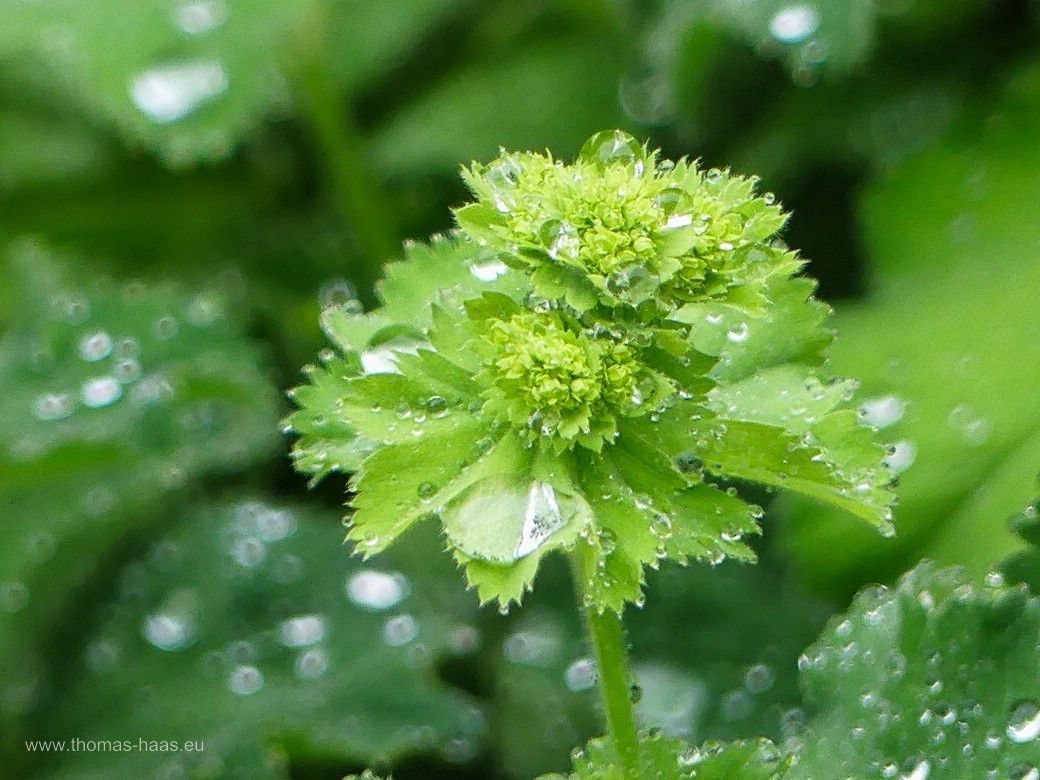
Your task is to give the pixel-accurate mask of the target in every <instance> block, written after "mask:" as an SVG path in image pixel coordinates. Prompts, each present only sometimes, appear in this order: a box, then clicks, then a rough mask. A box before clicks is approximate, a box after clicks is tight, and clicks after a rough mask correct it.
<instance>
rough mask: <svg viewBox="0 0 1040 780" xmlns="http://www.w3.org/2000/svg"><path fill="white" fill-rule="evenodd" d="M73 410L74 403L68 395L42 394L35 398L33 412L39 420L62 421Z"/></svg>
mask: <svg viewBox="0 0 1040 780" xmlns="http://www.w3.org/2000/svg"><path fill="white" fill-rule="evenodd" d="M74 408H75V402H74V401H73V399H72V396H71V395H70V394H68V393H44V394H43V395H41V396H38V397H37V398H36V405H35V412H36V416H37V417H38V418H39V419H41V420H45V421H50V420H63V419H65V418H66V417H68V416H69V415H70V414H72V412H73V409H74Z"/></svg>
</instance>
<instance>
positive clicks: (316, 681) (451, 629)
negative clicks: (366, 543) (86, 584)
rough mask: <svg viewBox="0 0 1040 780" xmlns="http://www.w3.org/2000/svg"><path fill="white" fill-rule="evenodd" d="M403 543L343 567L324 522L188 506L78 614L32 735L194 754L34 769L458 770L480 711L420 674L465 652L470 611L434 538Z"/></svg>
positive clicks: (142, 772) (47, 762)
mask: <svg viewBox="0 0 1040 780" xmlns="http://www.w3.org/2000/svg"><path fill="white" fill-rule="evenodd" d="M412 542H413V543H412V544H410V545H404V546H403V547H402V548H401V549H400V550H398V551H397V553H396V555H388V556H387V557H386V558H385V559H382V560H381V561H380V566H379V568H372V567H368V566H364V565H362V564H360V563H359V562H357V561H356V560H355V561H351V560H349V559H348V558H347V556H346V553H345V552H344V550H343V547H342V545H341V544H340V531H339V527H338V523H337V522H336V519H335V517H334V516H332V517H330V516H328V515H324V516H321V515H318V516H316V515H314V514H312V513H308V512H304V511H299V510H297V509H294V508H290V507H283V506H276V505H270V504H267V503H266V502H264V501H262V500H256V499H246V500H241V501H238V502H235V503H229V504H220V505H215V506H214V505H206V504H203V505H201V506H199V507H197V508H195V509H192V510H189V511H188V513H187V515H186V516H185V517H184V519H183V520H182V521H181V522H180V523H178V524H177V525H176V526H174V527H173V528H172V529H171V530H170V531H169V532H168V533H166V534H164V535H163V536H161V537H159V538H157V539H155V541H154V543H153V544H151V545H150V546H149V549H148V550H147V551H146V552H145V553H144V554H143V555H141V557H140V558H139V559H137V560H134V561H132V562H131V563H129V564H128V565H127V566H126V567H125V568H124V569H123V570H122V572H121V573H120V574H119V575H118V577H117V579H116V581H115V582H114V583H113V586H114V593H113V595H112V601H111V603H110V604H108V605H102V606H99V607H95V608H94V612H93V614H94V620H93V625H92V629H91V634H90V637H89V639H88V641H87V642H86V644H85V646H83V647H81V648H78V649H77V650H75V651H72V652H69V654H68V655H69V657H68V659H67V667H66V668H65V669H64V670H62V675H63V676H62V678H61V679H63V680H64V682H63V690H62V695H61V698H60V701H59V703H58V705H57V707H56V708H55V710H54V711H53V712H52V713H51V714H50V715H49V717H48V718H46V719H45V720H43V721H42V722H41V723H40V724H39V726H38V729H39V731H40V733H41V734H47V735H49V738H54V739H69V738H72V737H78V738H81V739H84V740H131V741H133V743H134V744H135V745H136V744H137V741H138V740H139V739H141V740H144V741H145V742H151V741H163V740H167V741H168V740H176V741H178V742H180V743H181V744H183V743H184V742H185V741H186V740H196V741H198V742H202V743H204V750H202V751H201V752H198V751H187V750H181V751H172V752H166V753H163V752H150V751H147V750H144V751H138V750H131V751H129V752H110V751H99V752H80V753H66V754H63V755H60V756H47V757H42V758H41V759H40V765H39V766H38V767H37V771H38V772H39V774H41V775H44V776H51V777H69V778H71V777H76V778H85V777H98V778H100V777H113V776H119V777H154V776H156V775H164V774H168V773H175V774H181V775H186V776H211V775H217V776H222V775H224V774H225V773H227V774H232V775H240V776H249V777H288V776H289V775H288V770H287V768H286V760H287V758H289V759H292V758H307V759H311V760H315V759H322V760H336V761H339V762H341V763H342V764H344V765H366V764H368V765H373V766H386V765H388V764H390V763H391V762H393V761H394V760H395V759H397V758H399V757H401V756H402V755H406V754H410V753H415V752H420V751H423V752H425V751H436V750H441V751H442V752H443V754H444V755H445V757H446V758H448V759H450V760H455V761H465V760H467V759H469V758H471V757H472V756H473V755H474V754H475V753H476V751H477V746H478V744H479V742H480V741H481V739H482V737H483V732H484V729H485V720H484V716H483V713H482V712H481V711H480V710H479V709H478V708H477V707H476V705H475V703H474V702H473V700H472V699H471V698H470V697H468V696H467V695H466V694H464V693H462V692H461V691H458V690H453V689H451V688H450V687H449V686H447V685H446V684H444V683H441V682H439V681H438V680H437V677H436V672H435V669H434V665H435V664H436V663H437V662H438V661H440V660H443V659H444V658H445V657H450V656H452V655H453V654H457V653H458V652H462V653H466V652H469V650H471V649H472V645H473V641H472V637H473V635H474V632H475V629H474V628H473V627H472V625H471V624H470V623H469V621H470V619H471V618H472V617H473V615H474V613H475V609H476V604H475V602H474V600H473V599H472V597H469V596H467V594H466V593H465V591H464V590H463V589H462V588H461V587H460V584H459V577H458V575H457V574H456V573H455V572H454V571H453V566H452V563H451V559H450V558H449V557H448V556H446V555H443V554H439V553H438V552H437V541H436V539H435V538H433V537H432V536H430V535H423V536H420V537H418V538H414V539H413V540H412ZM402 572H407V573H402ZM460 638H461V639H460Z"/></svg>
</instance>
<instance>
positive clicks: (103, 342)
mask: <svg viewBox="0 0 1040 780" xmlns="http://www.w3.org/2000/svg"><path fill="white" fill-rule="evenodd" d="M77 351H78V352H79V356H80V358H82V359H83V360H85V361H87V362H88V363H96V362H97V361H99V360H103V359H104V358H106V357H108V356H109V355H110V354H111V353H112V337H111V336H109V335H108V334H107V333H105V332H104V331H103V330H99V331H97V332H96V333H89V334H87V335H86V336H84V337H83V338H82V339H80V342H79V345H78V346H77Z"/></svg>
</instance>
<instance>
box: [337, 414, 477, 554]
mask: <svg viewBox="0 0 1040 780" xmlns="http://www.w3.org/2000/svg"><path fill="white" fill-rule="evenodd" d="M419 430H422V429H421V428H419ZM483 430H484V429H483V426H482V425H481V423H480V422H479V421H477V420H468V421H461V422H459V423H458V424H457V425H454V426H452V427H444V428H441V429H440V430H439V431H438V432H434V433H430V434H425V433H424V434H423V435H421V436H418V437H413V438H414V440H413V441H411V442H405V443H401V444H392V445H390V446H386V447H381V448H380V449H378V450H376V451H375V452H373V453H372V454H371V455H369V456H368V457H367V458H366V459H365V460H364V461H363V462H362V463H361V465H360V467H359V469H358V471H357V473H356V474H355V475H354V477H353V478H352V480H351V485H352V487H353V489H354V490H355V491H356V492H357V495H356V496H355V497H354V499H353V500H352V501H351V506H352V507H353V509H354V513H353V514H352V515H351V517H350V524H351V527H350V531H349V532H348V534H347V538H348V539H351V540H353V541H355V542H358V548H359V550H360V551H361V552H362V553H364V554H365V555H366V556H367V555H374V554H375V553H377V552H380V551H382V550H385V549H386V548H387V547H388V546H389V545H390V543H391V542H393V541H394V540H395V539H396V538H397V537H398V536H399V535H401V534H402V533H404V532H405V531H406V530H408V528H409V527H410V526H411V525H412V524H413V523H414V522H415V521H416V520H418V519H419V518H420V517H423V516H425V515H429V514H431V513H433V512H434V511H435V510H436V509H437V507H438V506H439V505H440V504H439V503H437V502H438V501H439V500H443V499H441V498H439V496H441V495H442V494H443V495H448V496H453V495H454V494H455V493H457V492H458V491H459V490H461V489H462V488H464V487H465V486H466V484H467V483H466V482H465V481H462V480H460V479H459V477H460V474H461V472H462V469H463V467H465V466H467V465H469V464H470V463H472V462H473V461H474V460H475V459H476V458H477V457H478V456H479V454H480V452H479V450H478V448H477V440H478V439H479V438H480V436H481V435H482V433H483Z"/></svg>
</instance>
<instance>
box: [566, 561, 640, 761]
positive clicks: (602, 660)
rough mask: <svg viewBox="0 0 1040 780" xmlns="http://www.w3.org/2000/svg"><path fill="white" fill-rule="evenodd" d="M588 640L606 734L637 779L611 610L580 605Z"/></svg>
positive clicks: (624, 671) (621, 635)
mask: <svg viewBox="0 0 1040 780" xmlns="http://www.w3.org/2000/svg"><path fill="white" fill-rule="evenodd" d="M580 556H581V553H580V551H578V552H576V553H575V555H574V559H573V562H574V573H575V580H576V582H575V587H576V590H577V593H578V599H579V602H580V603H583V604H584V598H583V596H584V593H583V586H582V583H584V582H585V581H586V574H585V571H584V566H583V563H582V560H581V557H580ZM583 610H584V613H585V623H586V625H587V626H588V629H589V639H590V640H591V642H592V647H593V650H594V651H595V654H596V669H597V671H598V673H599V675H598V677H599V692H600V697H601V699H602V701H603V712H604V714H605V716H606V719H607V734H608V735H609V737H610V741H611V744H612V745H613V747H614V754H615V755H616V757H617V760H618V763H619V764H620V765H621V768H622V770H623V771H624V775H625V777H638V776H639V732H638V729H637V728H636V718H635V710H634V709H633V707H632V676H631V674H630V673H629V669H628V653H627V652H626V651H625V631H624V627H623V626H622V624H621V618H620V617H619V616H618V615H617V614H616V613H614V612H613V611H612V610H609V609H608V610H604V611H603V612H598V611H597V610H596V608H595V607H594V606H583Z"/></svg>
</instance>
